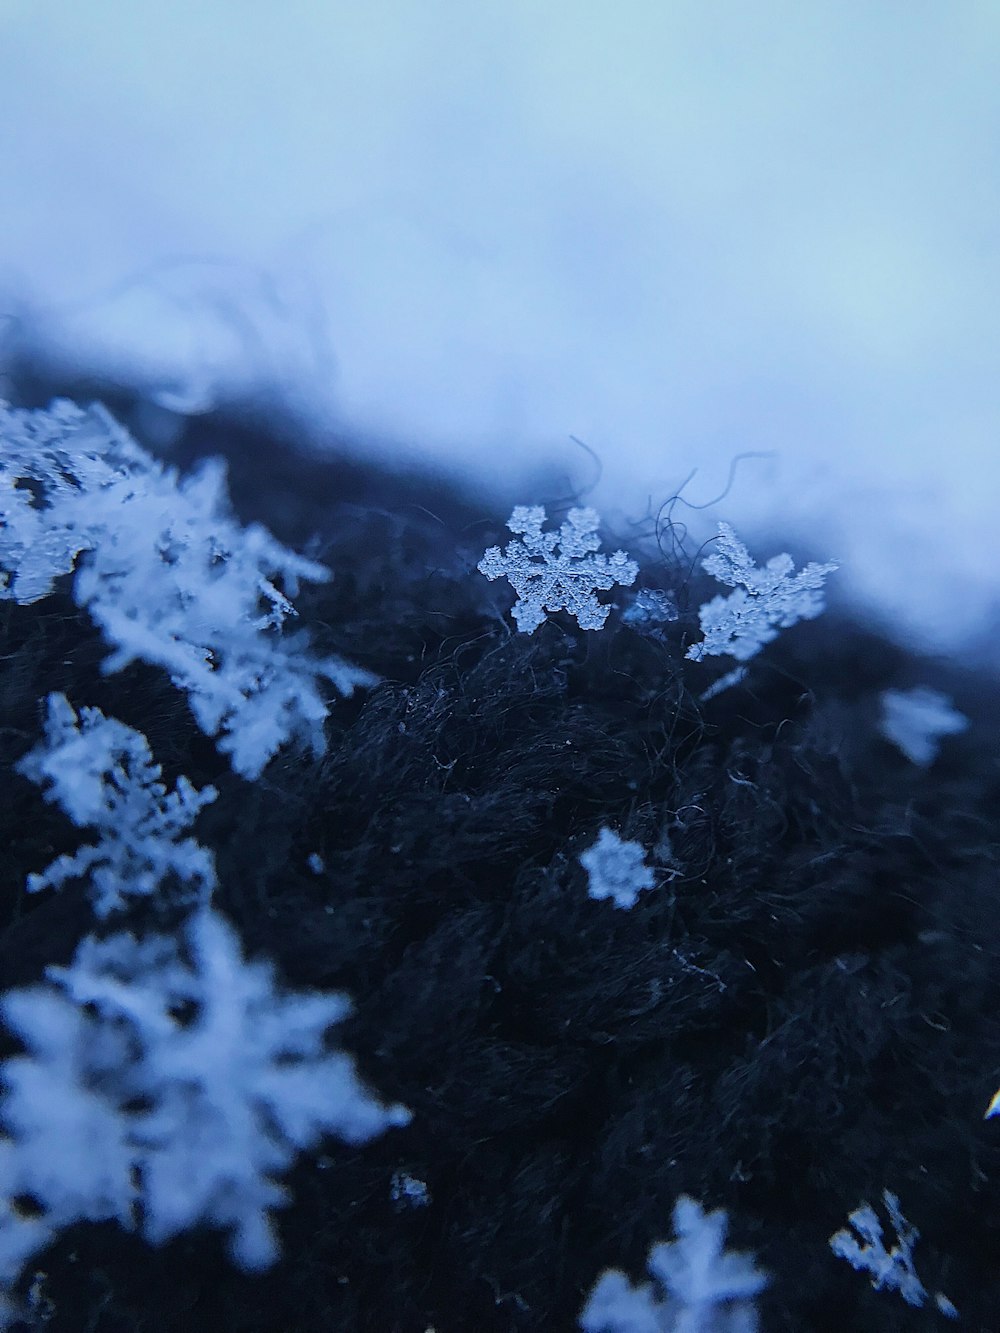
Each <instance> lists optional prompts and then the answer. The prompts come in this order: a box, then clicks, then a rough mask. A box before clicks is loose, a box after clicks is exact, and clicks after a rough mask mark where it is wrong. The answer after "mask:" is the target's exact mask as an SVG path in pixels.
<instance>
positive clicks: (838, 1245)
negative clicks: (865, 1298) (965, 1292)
mask: <svg viewBox="0 0 1000 1333" xmlns="http://www.w3.org/2000/svg"><path fill="white" fill-rule="evenodd" d="M882 1198H883V1200H884V1202H885V1206H886V1210H887V1212H888V1214H889V1220H890V1222H891V1223H892V1227H893V1230H894V1231H895V1233H896V1244H895V1245H894V1246H893V1247H892V1249H891V1250H886V1248H885V1243H884V1241H883V1239H882V1223H881V1222H880V1221H879V1219H878V1214H877V1213H876V1212H875V1209H874V1208H873V1207H872V1206H871V1204H868V1203H863V1204H862V1205H861V1207H860V1208H855V1210H854V1212H853V1213H850V1214H848V1218H847V1220H848V1222H850V1224H851V1226H852V1227H853V1228H854V1230H855V1231H856V1232H857V1234H858V1236H860V1237H861V1239H862V1240H863V1241H864V1242H865V1244H864V1245H859V1244H858V1241H857V1240H856V1238H855V1237H854V1236H853V1235H852V1234H851V1232H850V1231H848V1230H847V1229H846V1228H845V1229H843V1230H841V1231H836V1232H834V1234H833V1235H832V1236H831V1237H830V1249H831V1250H833V1252H834V1254H835V1255H836V1256H837V1257H838V1259H846V1260H847V1262H848V1263H849V1264H850V1265H851V1266H852V1268H856V1269H859V1270H867V1271H868V1272H869V1273H871V1276H872V1286H873V1287H874V1288H875V1290H876V1291H881V1290H882V1289H883V1287H884V1288H887V1289H888V1290H890V1291H892V1290H896V1291H898V1292H899V1294H900V1296H902V1298H903V1300H904V1301H906V1303H907V1304H908V1305H923V1303H924V1301H925V1300H926V1299H927V1291H926V1288H925V1287H924V1285H923V1283H922V1282H921V1281H920V1279H919V1278H918V1277H917V1271H916V1269H915V1268H914V1266H913V1247H914V1245H915V1244H916V1242H917V1241H918V1240H919V1238H920V1232H919V1231H918V1230H917V1228H916V1227H915V1226H912V1225H911V1224H910V1223H909V1222H907V1220H906V1218H905V1217H904V1216H903V1213H902V1210H901V1208H900V1206H899V1199H898V1198H897V1197H896V1195H895V1194H893V1193H892V1191H891V1190H883V1191H882ZM934 1304H935V1305H936V1306H937V1308H938V1309H939V1310H940V1311H941V1313H942V1314H946V1315H948V1316H949V1317H950V1318H956V1317H957V1314H958V1311H957V1310H956V1309H955V1307H954V1305H952V1303H951V1301H949V1300H948V1297H947V1296H945V1295H943V1294H942V1293H941V1292H938V1293H937V1295H936V1296H935V1297H934Z"/></svg>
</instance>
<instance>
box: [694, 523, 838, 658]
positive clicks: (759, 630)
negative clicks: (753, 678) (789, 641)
mask: <svg viewBox="0 0 1000 1333" xmlns="http://www.w3.org/2000/svg"><path fill="white" fill-rule="evenodd" d="M702 568H703V569H704V570H705V571H706V573H708V574H711V575H712V576H713V577H714V578H716V579H718V580H719V582H720V583H725V584H728V586H729V587H731V588H733V589H734V591H733V592H731V593H730V594H729V596H728V597H723V596H721V595H720V596H717V597H713V598H712V600H711V601H709V602H705V603H704V604H703V605H702V607H701V609H700V611H699V620H700V623H701V629H702V633H703V634H704V636H705V637H704V638H703V639H702V641H701V643H696V644H692V645H691V647H690V648H689V649H688V650H687V656H688V657H689V658H690V659H692V660H693V661H696V662H700V661H701V660H702V659H703V658H705V657H718V656H722V655H724V654H728V655H729V656H731V657H735V658H736V660H737V661H738V662H746V661H749V659H750V658H751V657H755V656H756V654H757V653H759V652H760V650H761V648H763V646H764V644H766V643H770V642H771V640H772V639H776V638H777V637H778V631H779V630H780V629H787V628H788V627H789V626H791V625H795V624H797V623H798V622H799V621H800V620H814V619H815V618H816V617H817V616H818V615H820V614H821V612H822V611H823V609H824V601H823V592H822V589H823V583H824V580H825V579H826V576H827V574H830V573H832V572H833V570H835V569H836V568H837V565H836V564H833V563H828V564H825V565H819V564H816V563H815V562H811V563H810V564H808V565H806V566H805V567H804V568H803V569H801V570H799V572H798V573H797V574H796V573H795V572H794V570H795V566H794V564H793V562H792V558H791V556H790V555H787V554H783V555H776V556H772V558H771V559H770V560H769V561H768V562H767V564H766V565H765V566H764V568H763V569H758V568H757V567H756V565H755V563H754V561H753V559H752V558H751V556H750V553H749V551H748V550H747V548H746V547H745V546H744V545H743V543H742V542H741V541H740V539H739V538H738V537H737V536H736V533H735V532H734V531H733V529H732V528H731V527H730V526H729V524H728V523H720V524H719V536H718V544H717V546H716V549H715V550H714V551H713V552H712V554H711V555H710V556H708V557H706V559H704V560H703V561H702Z"/></svg>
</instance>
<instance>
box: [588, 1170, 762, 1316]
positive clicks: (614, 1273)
mask: <svg viewBox="0 0 1000 1333" xmlns="http://www.w3.org/2000/svg"><path fill="white" fill-rule="evenodd" d="M673 1222H674V1232H675V1234H676V1236H677V1239H676V1240H673V1241H661V1242H659V1243H658V1244H656V1245H653V1246H652V1248H651V1249H650V1251H649V1258H648V1261H647V1268H648V1270H649V1272H650V1274H651V1275H652V1277H653V1278H655V1280H656V1284H657V1285H658V1287H659V1289H660V1292H662V1298H661V1297H660V1296H659V1295H658V1294H657V1293H656V1292H655V1291H654V1288H653V1285H652V1284H651V1283H648V1282H647V1283H644V1284H643V1285H641V1286H633V1285H632V1283H630V1282H629V1280H628V1278H627V1277H626V1276H625V1274H624V1273H622V1272H620V1271H619V1270H618V1269H609V1270H608V1271H607V1272H605V1273H604V1274H603V1275H602V1277H601V1278H600V1279H599V1281H598V1282H597V1285H596V1286H595V1287H594V1289H593V1291H592V1292H591V1294H590V1298H589V1300H588V1302H587V1304H586V1306H585V1307H584V1309H583V1311H582V1313H581V1315H580V1327H581V1328H582V1329H583V1330H584V1333H755V1330H756V1329H757V1312H756V1307H755V1305H754V1303H753V1302H754V1298H755V1297H756V1296H757V1295H758V1294H759V1293H760V1292H761V1291H762V1290H763V1289H764V1287H765V1286H766V1285H767V1281H768V1279H767V1274H766V1273H763V1272H760V1271H759V1270H758V1269H757V1268H756V1267H755V1265H754V1262H753V1259H752V1258H751V1256H750V1255H748V1254H744V1253H743V1252H741V1251H726V1250H725V1248H724V1246H725V1238H726V1226H727V1219H726V1214H725V1212H724V1211H723V1210H722V1209H721V1208H720V1209H717V1210H716V1211H715V1212H711V1213H706V1212H704V1210H703V1209H702V1207H701V1205H700V1204H699V1203H697V1202H696V1201H695V1200H694V1199H691V1198H689V1197H688V1196H687V1195H683V1194H682V1195H681V1196H680V1198H678V1200H677V1202H676V1203H675V1204H674V1212H673Z"/></svg>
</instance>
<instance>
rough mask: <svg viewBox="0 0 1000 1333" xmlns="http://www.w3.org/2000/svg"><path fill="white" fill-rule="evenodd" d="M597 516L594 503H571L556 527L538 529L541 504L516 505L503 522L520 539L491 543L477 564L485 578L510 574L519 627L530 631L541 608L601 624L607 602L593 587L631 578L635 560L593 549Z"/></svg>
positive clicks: (585, 624) (584, 625) (584, 623)
mask: <svg viewBox="0 0 1000 1333" xmlns="http://www.w3.org/2000/svg"><path fill="white" fill-rule="evenodd" d="M600 521H601V518H600V515H599V514H598V513H597V511H596V510H594V509H571V510H570V511H569V513H568V514H567V516H566V521H565V522H564V523H563V524H562V525H561V526H560V528H559V531H558V532H543V531H542V524H543V523H544V522H545V507H544V506H543V505H517V506H516V507H515V509H514V512H513V513H512V514H511V516H510V518H509V519H508V520H507V527H508V528H510V530H511V532H513V533H516V534H518V535H519V536H521V538H522V540H521V541H513V542H511V543H510V544H509V545H508V546H507V548H506V550H504V551H501V549H500V547H499V546H491V547H490V548H489V550H488V551H486V552H485V553H484V555H483V558H482V559H481V560H480V562H479V564H478V566H477V568H478V570H479V572H480V573H481V574H485V575H486V577H487V578H488V579H490V580H493V579H498V578H507V579H509V580H510V582H511V584H512V585H513V587H514V590H515V592H516V593H517V596H518V600H517V602H516V603H515V604H514V619H515V620H516V621H517V627H518V629H519V630H520V631H521V632H522V633H525V634H532V633H533V632H534V631H535V630H536V629H538V627H539V625H542V624H544V623H545V620H546V615H545V613H546V611H568V612H569V614H570V615H571V616H575V617H576V622H577V624H578V625H579V626H580V628H581V629H603V627H604V622H605V621H606V620H607V618H608V612H609V611H610V609H611V608H610V607H608V606H602V605H601V603H600V602H599V601H598V600H597V598H596V596H595V595H594V594H595V592H596V591H597V590H598V589H601V590H604V591H606V590H607V589H609V588H613V587H614V586H615V584H622V585H624V586H626V587H627V586H628V585H630V584H632V583H634V582H635V579H636V576H637V574H638V573H639V566H638V565H637V564H636V563H635V561H634V560H630V559H629V558H628V556H627V555H626V554H625V552H624V551H615V552H614V554H613V555H607V554H601V555H595V554H594V552H596V551H597V549H598V548H599V546H600V544H601V539H600V537H599V536H598V535H597V527H598V524H599V523H600ZM557 548H558V549H557Z"/></svg>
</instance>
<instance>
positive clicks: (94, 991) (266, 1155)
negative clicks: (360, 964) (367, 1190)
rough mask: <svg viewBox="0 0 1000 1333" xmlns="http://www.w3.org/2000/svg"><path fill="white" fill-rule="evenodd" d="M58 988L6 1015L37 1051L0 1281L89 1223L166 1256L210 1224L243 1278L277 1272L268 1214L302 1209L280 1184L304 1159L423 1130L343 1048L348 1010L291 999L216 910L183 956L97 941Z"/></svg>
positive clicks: (0, 1219)
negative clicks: (387, 1133)
mask: <svg viewBox="0 0 1000 1333" xmlns="http://www.w3.org/2000/svg"><path fill="white" fill-rule="evenodd" d="M46 974H47V976H48V982H47V983H46V984H44V985H38V986H32V987H29V988H28V989H25V990H16V991H11V992H9V993H8V994H6V995H5V996H4V997H3V999H2V1001H0V1011H2V1015H3V1018H4V1020H5V1022H6V1024H7V1026H8V1027H9V1028H10V1030H11V1031H12V1032H14V1033H15V1034H16V1035H17V1036H18V1037H19V1038H20V1040H21V1041H22V1042H23V1044H24V1047H25V1052H26V1053H25V1054H23V1055H16V1056H13V1057H12V1058H10V1059H8V1060H6V1061H5V1062H4V1063H3V1065H2V1066H0V1076H2V1080H3V1084H4V1087H5V1092H4V1097H3V1101H2V1103H0V1120H2V1122H3V1126H4V1129H5V1131H6V1133H7V1134H8V1136H9V1137H7V1138H4V1139H2V1140H0V1282H4V1283H10V1282H12V1281H14V1280H15V1279H16V1278H17V1275H18V1273H19V1272H20V1270H21V1268H22V1267H23V1265H24V1263H25V1262H26V1261H27V1259H29V1258H30V1256H31V1255H32V1254H33V1253H35V1252H36V1251H37V1250H38V1249H40V1248H42V1247H43V1246H44V1245H46V1244H48V1243H49V1241H50V1240H51V1239H52V1238H53V1236H54V1235H55V1234H56V1233H57V1232H58V1231H61V1230H62V1229H64V1228H65V1227H68V1226H71V1225H73V1224H74V1223H76V1222H79V1221H83V1220H89V1221H103V1220H110V1219H116V1220H117V1221H118V1222H119V1223H120V1224H121V1225H122V1226H124V1227H126V1228H128V1229H129V1230H133V1229H140V1230H141V1232H142V1235H143V1236H144V1238H145V1239H146V1240H148V1241H149V1242H151V1243H152V1244H162V1243H163V1242H165V1241H167V1240H169V1239H170V1238H171V1237H172V1236H174V1235H176V1234H177V1233H178V1232H180V1231H184V1230H186V1229H188V1228H190V1227H194V1226H197V1225H199V1224H202V1223H209V1224H211V1225H213V1226H216V1227H222V1228H226V1229H229V1230H230V1232H231V1235H230V1243H229V1249H230V1254H231V1256H232V1258H233V1260H234V1261H235V1262H236V1263H237V1264H238V1265H239V1266H240V1267H241V1268H244V1269H251V1270H256V1269H262V1268H266V1267H268V1266H269V1265H270V1264H272V1263H273V1262H274V1261H275V1259H276V1258H277V1257H278V1252H279V1247H278V1242H277V1238H276V1236H275V1234H274V1230H273V1226H272V1223H271V1219H270V1210H271V1209H272V1208H275V1207H280V1206H283V1205H285V1204H287V1203H288V1194H287V1191H286V1190H285V1189H284V1188H283V1187H282V1186H281V1185H280V1184H279V1183H278V1181H277V1179H276V1177H278V1176H279V1175H281V1174H283V1173H284V1172H286V1171H287V1170H288V1168H289V1167H290V1166H291V1165H292V1163H293V1161H294V1160H295V1158H296V1156H297V1155H298V1153H300V1152H302V1151H305V1150H308V1149H310V1148H312V1147H313V1146H314V1145H315V1144H316V1143H318V1142H319V1140H320V1138H321V1137H322V1135H324V1134H327V1133H332V1134H335V1135H337V1136H338V1137H339V1138H341V1139H343V1140H345V1141H346V1142H348V1143H351V1144H360V1143H364V1142H367V1141H368V1140H369V1139H371V1138H373V1137H375V1136H376V1135H378V1134H381V1133H382V1132H383V1131H384V1130H386V1129H388V1128H390V1127H392V1126H401V1125H405V1124H407V1123H408V1121H409V1119H410V1113H409V1111H407V1110H406V1108H405V1107H402V1106H385V1105H383V1104H382V1103H381V1102H379V1101H378V1100H377V1099H376V1098H375V1097H373V1096H372V1095H371V1094H370V1093H369V1091H368V1090H367V1089H366V1088H365V1087H364V1085H363V1084H362V1083H361V1081H360V1079H359V1078H358V1075H357V1073H356V1071H355V1066H354V1062H353V1060H352V1059H351V1057H350V1056H349V1055H347V1054H346V1053H345V1052H343V1051H338V1050H329V1049H328V1048H327V1045H326V1032H327V1029H328V1028H329V1027H330V1025H331V1024H335V1023H339V1022H340V1021H341V1020H342V1019H343V1018H344V1017H345V1016H346V1015H347V1013H348V1012H349V1010H350V1002H349V1001H348V999H347V998H346V997H345V996H343V995H341V994H339V993H326V994H323V993H310V992H292V993H288V992H285V991H283V990H281V989H279V988H277V987H276V986H275V979H274V976H273V969H272V967H271V965H270V964H269V963H267V962H256V961H253V962H247V961H244V959H243V957H242V951H241V948H240V942H239V939H238V936H237V935H236V932H235V931H234V930H233V928H232V927H231V926H230V925H229V924H228V923H227V922H226V921H225V920H224V919H223V918H222V917H220V916H218V915H217V914H216V913H214V912H213V911H211V910H210V909H206V910H203V911H198V912H196V913H195V914H194V916H193V917H192V918H191V920H190V923H189V925H188V927H187V930H186V933H185V938H184V940H183V941H182V942H181V944H180V945H179V943H178V941H177V940H175V939H172V938H169V937H167V936H162V935H154V936H150V937H148V938H146V939H144V940H141V941H139V940H137V939H136V938H135V937H134V936H132V935H130V934H116V935H111V936H108V937H107V938H105V939H101V940H99V939H97V938H96V937H94V936H88V937H87V938H86V939H84V940H83V942H82V943H81V945H80V946H79V948H78V950H77V952H76V956H75V957H74V959H73V960H72V962H71V963H70V964H69V965H68V966H65V967H57V966H49V967H48V968H46ZM26 1195H27V1196H30V1197H31V1198H32V1199H33V1200H34V1202H35V1208H34V1209H33V1211H32V1212H31V1213H29V1214H26V1213H24V1212H23V1211H22V1210H20V1209H19V1208H18V1207H17V1200H18V1199H19V1198H20V1197H22V1196H26Z"/></svg>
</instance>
